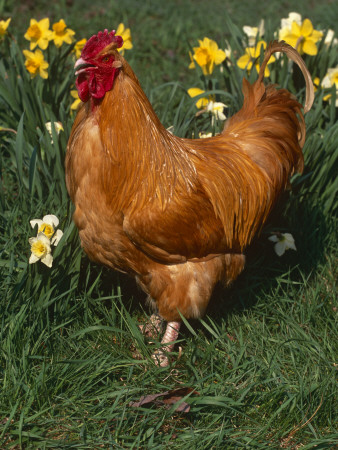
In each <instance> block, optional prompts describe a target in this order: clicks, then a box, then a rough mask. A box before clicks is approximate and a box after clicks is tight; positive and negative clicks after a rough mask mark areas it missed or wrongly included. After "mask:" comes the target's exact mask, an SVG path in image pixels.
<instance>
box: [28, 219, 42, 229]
mask: <svg viewBox="0 0 338 450" xmlns="http://www.w3.org/2000/svg"><path fill="white" fill-rule="evenodd" d="M29 223H30V224H31V227H32V228H34V227H35V225H38V227H39V226H40V225H41V224H42V223H43V221H42V220H41V219H33V220H30V222H29Z"/></svg>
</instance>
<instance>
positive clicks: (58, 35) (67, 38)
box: [51, 19, 75, 47]
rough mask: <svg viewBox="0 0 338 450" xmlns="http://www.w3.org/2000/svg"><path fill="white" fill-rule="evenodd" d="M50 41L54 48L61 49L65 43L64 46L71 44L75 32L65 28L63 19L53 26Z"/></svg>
mask: <svg viewBox="0 0 338 450" xmlns="http://www.w3.org/2000/svg"><path fill="white" fill-rule="evenodd" d="M52 28H53V33H52V38H51V39H52V40H53V41H54V44H55V45H56V47H61V45H62V44H63V43H64V42H65V43H66V44H71V43H72V42H73V40H74V38H73V36H74V34H75V31H73V30H71V29H70V28H67V25H66V23H65V21H64V20H63V19H61V20H60V21H59V22H56V23H54V25H53V27H52Z"/></svg>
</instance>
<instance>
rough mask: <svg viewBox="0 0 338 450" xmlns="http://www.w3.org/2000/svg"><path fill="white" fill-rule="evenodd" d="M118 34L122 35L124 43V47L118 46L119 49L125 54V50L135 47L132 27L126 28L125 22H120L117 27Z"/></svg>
mask: <svg viewBox="0 0 338 450" xmlns="http://www.w3.org/2000/svg"><path fill="white" fill-rule="evenodd" d="M115 35H116V36H121V37H122V39H123V45H122V47H120V48H118V49H117V50H118V51H119V52H120V53H121V54H122V55H123V54H124V51H125V50H130V49H132V48H133V43H132V41H131V33H130V28H125V26H124V24H123V23H120V24H119V26H118V27H117V30H116V33H115Z"/></svg>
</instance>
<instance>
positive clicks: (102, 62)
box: [74, 30, 123, 102]
mask: <svg viewBox="0 0 338 450" xmlns="http://www.w3.org/2000/svg"><path fill="white" fill-rule="evenodd" d="M122 45H123V39H122V37H121V36H116V35H115V30H113V31H111V32H108V30H104V31H100V32H99V33H98V34H96V35H94V36H92V37H91V38H90V39H89V40H88V42H87V43H86V45H85V46H84V47H83V49H82V52H81V57H80V58H79V59H78V60H77V61H76V63H75V66H74V68H75V69H76V72H75V75H77V79H76V88H77V90H78V93H79V97H80V99H81V100H82V101H83V102H86V101H87V100H89V98H90V97H93V98H94V99H101V98H103V97H104V95H105V93H106V92H107V91H109V90H110V89H111V88H112V87H113V83H114V78H115V76H116V75H117V73H118V71H119V69H120V67H121V66H122V63H121V61H120V59H118V52H117V51H116V49H117V48H120V47H122Z"/></svg>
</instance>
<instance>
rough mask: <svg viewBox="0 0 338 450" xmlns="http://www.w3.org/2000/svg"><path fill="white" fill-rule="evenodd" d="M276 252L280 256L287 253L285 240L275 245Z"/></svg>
mask: <svg viewBox="0 0 338 450" xmlns="http://www.w3.org/2000/svg"><path fill="white" fill-rule="evenodd" d="M274 249H275V252H276V253H277V255H278V256H282V255H284V253H285V242H277V243H276V244H275V245H274Z"/></svg>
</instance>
